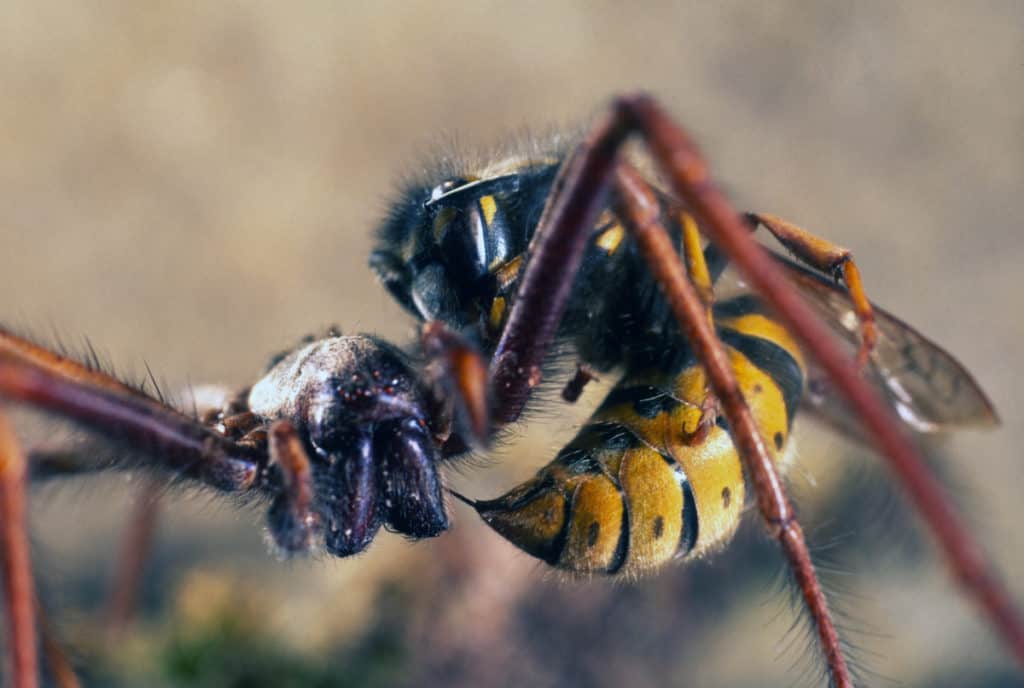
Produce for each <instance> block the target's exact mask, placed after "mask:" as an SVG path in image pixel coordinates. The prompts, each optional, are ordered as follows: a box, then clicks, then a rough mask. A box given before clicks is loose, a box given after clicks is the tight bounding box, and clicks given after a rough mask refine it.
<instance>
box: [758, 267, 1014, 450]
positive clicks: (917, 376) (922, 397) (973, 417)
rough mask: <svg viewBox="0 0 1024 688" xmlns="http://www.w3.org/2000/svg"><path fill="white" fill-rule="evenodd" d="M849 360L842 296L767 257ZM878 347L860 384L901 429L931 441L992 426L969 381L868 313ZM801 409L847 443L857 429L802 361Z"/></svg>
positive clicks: (911, 332) (903, 330) (898, 327)
mask: <svg viewBox="0 0 1024 688" xmlns="http://www.w3.org/2000/svg"><path fill="white" fill-rule="evenodd" d="M773 255H774V256H775V258H776V259H777V260H778V262H779V263H780V264H781V265H782V266H783V267H785V268H786V271H787V272H788V273H789V275H790V277H791V278H792V279H793V281H794V283H795V284H796V285H797V287H798V288H799V289H800V291H801V293H802V294H803V295H804V296H805V297H806V300H807V302H808V303H809V304H810V305H811V307H812V308H813V309H814V310H815V311H816V312H817V313H818V315H819V316H820V317H821V319H822V321H823V322H825V323H826V324H827V325H828V326H829V327H830V328H831V329H832V331H833V332H834V333H835V334H836V335H837V337H838V339H839V340H840V341H841V342H842V343H844V344H845V345H846V346H847V347H848V348H849V350H850V355H851V358H852V357H853V353H854V352H855V351H856V349H857V347H858V346H859V345H860V329H859V324H858V321H857V316H856V314H855V313H854V311H853V308H852V306H851V305H850V299H849V297H848V296H847V294H846V290H845V289H843V288H842V287H841V286H839V285H837V284H835V283H833V282H832V281H831V280H829V279H827V278H825V277H823V276H821V275H819V274H817V273H815V272H812V271H810V270H808V269H806V268H804V267H802V266H800V265H798V264H796V263H794V262H792V261H791V260H789V259H787V258H784V257H782V256H779V255H777V254H773ZM874 309H875V318H876V321H877V325H878V343H877V345H876V346H875V350H874V351H873V352H872V354H871V361H870V366H869V369H868V370H866V371H865V376H866V378H867V380H868V381H869V382H870V383H871V384H872V385H873V386H874V387H875V388H877V389H878V391H879V393H880V394H881V395H882V396H883V397H884V398H885V399H887V400H888V401H889V403H890V405H892V407H893V409H894V410H895V411H896V413H897V414H898V415H899V417H900V418H901V419H902V420H903V422H904V423H906V425H907V426H909V427H910V428H912V429H914V430H915V431H917V432H922V433H931V432H940V431H945V430H955V429H959V428H965V427H974V428H979V427H986V426H994V425H998V424H999V417H998V416H997V415H996V411H995V409H994V408H993V407H992V403H991V402H990V401H989V400H988V397H987V396H986V395H985V393H984V392H983V391H982V389H981V387H980V386H979V385H978V383H977V382H976V381H975V380H974V378H973V377H971V374H970V373H969V372H967V370H966V369H965V368H964V367H963V365H961V364H960V362H959V361H957V360H956V359H955V358H953V356H951V355H950V354H949V353H948V352H946V351H945V350H944V349H943V348H942V347H940V346H939V345H938V344H936V343H935V342H933V341H931V340H930V339H928V338H927V337H925V336H924V335H922V334H921V333H920V332H918V331H917V330H915V329H914V328H913V327H911V326H910V325H908V324H907V323H905V322H903V321H902V320H900V319H899V318H897V317H895V316H894V315H892V314H891V313H888V312H887V311H885V310H884V309H882V308H879V307H878V306H874ZM808 364H809V366H810V367H809V370H808V393H807V394H806V396H805V400H804V405H805V407H806V408H808V409H809V410H810V411H811V412H812V413H813V414H814V415H816V416H817V417H818V418H819V419H820V420H822V421H824V422H825V423H827V424H828V425H830V426H832V427H834V428H836V429H837V430H840V431H841V432H843V433H845V434H847V435H851V436H853V437H855V438H856V437H860V436H862V432H861V427H860V424H859V423H858V421H857V420H856V418H855V417H854V416H853V415H852V414H850V413H849V412H848V411H847V409H846V405H845V402H844V401H843V400H842V398H841V395H840V394H839V392H838V390H837V389H836V388H835V387H834V385H833V384H832V383H831V381H830V380H829V378H828V376H827V375H826V373H825V372H824V371H823V370H821V369H820V368H818V367H816V366H815V364H814V362H813V361H809V362H808Z"/></svg>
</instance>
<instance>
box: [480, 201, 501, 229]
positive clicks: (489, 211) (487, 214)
mask: <svg viewBox="0 0 1024 688" xmlns="http://www.w3.org/2000/svg"><path fill="white" fill-rule="evenodd" d="M480 210H482V211H484V224H486V225H487V226H488V227H490V226H491V222H493V221H494V215H495V213H497V212H498V204H497V202H495V200H494V196H481V197H480Z"/></svg>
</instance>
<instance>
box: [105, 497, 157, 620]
mask: <svg viewBox="0 0 1024 688" xmlns="http://www.w3.org/2000/svg"><path fill="white" fill-rule="evenodd" d="M162 486H163V483H162V482H161V481H160V480H158V479H157V478H156V477H151V478H149V479H148V480H147V481H146V484H145V486H144V487H143V488H142V490H141V491H140V492H139V494H138V496H137V497H136V499H135V504H134V505H133V506H132V515H131V517H130V520H129V522H128V531H127V532H126V533H125V534H124V535H123V536H122V541H121V551H120V553H119V554H118V558H117V563H116V565H115V568H114V577H113V580H112V581H111V586H110V601H109V603H108V608H107V623H108V626H109V628H110V631H111V633H113V634H115V635H116V634H119V633H121V632H123V631H124V629H125V628H126V627H127V626H128V623H129V622H130V621H131V620H132V617H133V616H135V609H136V605H137V604H138V599H139V589H140V588H141V587H142V578H143V573H144V571H145V568H146V561H147V560H148V559H149V553H150V551H151V550H152V548H153V537H154V535H155V533H156V527H157V521H158V518H159V515H160V494H161V492H162V489H163V487H162Z"/></svg>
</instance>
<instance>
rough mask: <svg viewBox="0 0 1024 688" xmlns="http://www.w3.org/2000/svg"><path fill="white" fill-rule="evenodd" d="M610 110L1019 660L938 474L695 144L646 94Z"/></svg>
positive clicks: (1015, 616) (991, 586) (987, 573)
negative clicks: (830, 385) (816, 380)
mask: <svg viewBox="0 0 1024 688" xmlns="http://www.w3.org/2000/svg"><path fill="white" fill-rule="evenodd" d="M615 110H616V112H618V113H619V116H620V117H621V119H622V120H623V121H628V122H631V123H633V125H634V126H635V127H636V128H637V129H638V130H639V131H640V132H641V133H642V134H643V136H644V138H645V139H646V141H647V143H648V145H649V146H650V148H651V150H652V154H653V156H654V158H655V160H656V161H657V162H658V164H659V165H660V166H661V167H662V168H663V170H664V172H665V174H666V176H667V177H668V178H669V180H670V182H671V183H672V185H673V188H674V190H675V192H676V193H677V194H679V196H680V198H683V199H684V200H685V201H686V202H687V204H688V207H690V208H691V209H693V211H694V213H695V214H696V215H697V219H698V221H699V222H700V223H701V227H702V229H703V230H704V232H705V233H706V234H707V236H708V238H709V239H710V240H711V241H712V242H714V243H715V244H716V245H718V246H720V247H721V248H722V250H723V251H724V252H725V254H726V255H727V256H728V257H729V259H730V260H731V261H732V262H733V263H735V264H736V266H737V267H738V268H739V269H740V271H741V272H742V273H743V275H744V276H745V277H746V278H747V280H748V281H749V282H750V284H751V285H752V287H753V288H754V289H755V290H756V291H757V293H758V294H759V295H760V297H761V298H763V299H764V300H765V301H766V302H767V303H768V304H769V305H771V306H772V308H773V309H774V310H775V312H776V313H777V314H778V316H779V317H780V318H781V319H782V320H783V322H784V323H785V324H786V326H787V327H788V328H789V329H790V330H791V331H792V332H793V333H794V334H795V335H796V336H797V338H798V339H799V340H800V341H801V343H802V344H803V345H804V347H805V348H806V349H807V351H808V352H809V353H810V354H811V355H812V356H814V358H816V359H817V360H818V361H819V362H820V364H821V365H822V367H823V368H824V370H825V371H826V372H827V373H828V374H829V376H830V377H831V379H832V380H834V381H835V383H836V387H837V388H838V389H840V390H841V391H842V393H843V395H844V396H845V397H846V399H847V400H848V401H849V403H850V407H851V409H852V410H853V411H854V412H856V414H857V415H858V417H859V418H860V419H861V420H862V422H863V423H864V426H865V427H866V428H867V429H868V431H869V433H870V435H871V437H872V438H873V439H874V441H875V444H876V446H877V447H878V449H879V451H880V452H881V453H882V455H883V457H885V459H886V460H887V461H888V462H889V465H890V466H891V467H892V469H893V470H894V471H895V472H896V474H897V475H898V476H899V478H900V480H901V481H902V483H903V485H904V487H905V488H906V490H907V492H908V493H909V494H910V496H911V498H912V500H913V501H914V503H915V505H916V506H917V509H918V510H919V511H920V512H921V515H922V517H923V518H924V520H925V522H926V523H927V524H928V526H929V527H930V528H931V530H932V532H933V533H934V534H935V536H936V538H937V539H938V541H939V544H940V546H941V547H942V549H943V551H944V552H945V554H946V557H947V559H948V560H949V563H950V565H951V567H952V569H953V573H954V575H955V577H956V578H957V580H958V581H959V582H960V583H961V585H963V587H964V589H965V590H966V591H967V593H968V594H969V595H971V596H972V597H973V598H974V599H975V601H976V602H977V603H978V605H979V606H980V607H981V609H982V610H983V611H984V612H985V613H986V614H987V615H988V616H989V618H990V619H991V620H992V623H993V625H994V627H995V628H996V629H997V631H998V632H999V633H1000V635H1001V636H1002V637H1003V639H1004V640H1005V641H1006V643H1007V644H1008V645H1009V646H1010V648H1011V649H1012V651H1013V652H1014V654H1015V655H1016V656H1017V658H1018V660H1019V661H1020V662H1021V663H1024V619H1022V617H1021V615H1020V613H1019V612H1018V610H1017V609H1016V607H1015V606H1014V604H1013V603H1012V601H1011V599H1010V597H1009V595H1008V594H1007V591H1006V589H1005V588H1004V587H1003V585H1002V583H1001V582H1000V581H999V579H998V578H997V576H996V575H995V572H994V571H993V570H992V567H991V566H990V564H989V562H988V560H987V559H986V558H985V556H984V555H983V554H982V552H981V550H980V548H979V547H978V546H977V544H975V542H974V540H973V539H972V538H971V536H970V534H969V533H968V531H967V530H966V529H965V528H964V526H963V525H961V523H960V520H959V518H958V517H957V515H956V513H955V511H954V509H953V507H952V506H951V505H950V503H949V501H948V500H947V499H946V497H945V495H944V494H943V492H942V489H941V486H940V485H939V483H938V481H937V480H936V479H935V477H934V476H933V475H932V474H931V472H930V471H929V470H928V468H927V464H926V463H925V462H924V460H923V459H922V458H921V456H920V453H919V452H918V451H917V449H916V448H915V447H914V445H913V444H912V443H911V442H910V440H909V439H908V438H907V436H906V435H904V433H903V432H902V431H901V429H900V427H899V425H898V424H897V421H896V420H895V419H894V418H893V415H892V413H891V412H890V411H889V410H888V408H887V407H886V406H885V405H884V404H883V403H882V401H881V400H880V399H878V397H877V396H876V395H875V394H874V392H872V391H871V389H870V388H869V387H868V386H867V384H865V383H864V382H863V381H862V380H861V378H860V375H859V373H858V370H857V368H856V367H855V366H854V365H851V363H850V361H849V360H847V358H846V356H844V355H843V352H842V351H841V350H840V348H839V347H838V346H837V345H836V343H835V342H834V341H833V340H832V338H831V336H830V334H829V333H828V331H827V330H826V328H825V326H824V325H823V324H822V323H821V322H819V321H818V320H817V318H815V316H814V313H813V312H812V311H811V310H810V308H808V307H807V305H806V304H805V303H804V302H803V300H802V298H801V297H800V296H799V295H798V294H796V293H795V290H794V289H793V288H792V286H791V284H790V282H789V281H788V280H787V279H786V277H785V276H784V275H783V273H782V272H781V271H780V270H779V268H778V266H777V265H776V264H775V262H774V260H773V259H772V258H770V257H769V255H768V253H767V252H766V251H764V250H763V249H761V247H760V246H759V245H758V244H757V243H756V242H755V241H754V240H753V238H752V237H751V236H750V232H749V229H748V227H746V225H745V223H744V222H743V221H742V220H741V219H740V217H739V215H738V214H737V213H736V211H735V210H733V208H732V207H731V206H730V205H729V203H728V202H727V201H726V199H725V197H724V196H723V195H722V193H721V192H720V191H718V189H717V188H716V187H715V186H714V185H713V184H712V182H711V181H710V179H709V178H708V173H707V166H706V164H705V162H704V160H703V158H702V157H701V156H700V154H699V153H698V152H697V148H696V146H695V145H694V144H693V142H692V141H691V140H690V139H689V137H688V136H686V134H685V133H683V131H682V130H681V129H680V128H679V127H678V126H676V125H675V124H674V123H673V122H672V120H671V119H670V118H669V117H668V115H666V114H665V113H664V112H663V111H662V110H661V109H660V108H659V107H658V106H657V104H656V103H655V102H654V101H653V100H652V99H651V98H649V97H646V96H633V97H629V98H624V99H622V100H620V101H619V102H618V103H617V105H616V108H615Z"/></svg>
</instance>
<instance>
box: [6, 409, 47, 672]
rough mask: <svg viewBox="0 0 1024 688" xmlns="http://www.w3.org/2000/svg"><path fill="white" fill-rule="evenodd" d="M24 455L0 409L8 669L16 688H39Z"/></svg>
mask: <svg viewBox="0 0 1024 688" xmlns="http://www.w3.org/2000/svg"><path fill="white" fill-rule="evenodd" d="M26 471H27V468H26V466H25V455H24V454H23V453H22V451H21V447H20V446H19V445H18V440H17V438H15V436H14V431H13V429H12V428H11V426H10V423H9V422H8V421H7V418H6V416H5V414H4V412H3V409H2V408H0V538H2V541H0V547H2V550H0V560H2V561H0V563H2V565H3V576H4V598H5V602H6V607H7V629H8V632H9V633H10V635H9V639H8V642H9V643H10V648H9V650H10V657H11V662H10V668H11V676H12V677H13V685H14V686H15V687H16V688H35V686H37V685H38V684H39V683H38V682H39V658H38V649H37V647H36V614H35V606H36V595H35V587H34V585H33V581H32V562H31V557H30V555H29V546H28V531H27V527H26V522H25V518H26V517H25V480H26Z"/></svg>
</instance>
